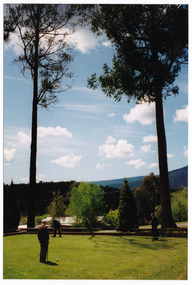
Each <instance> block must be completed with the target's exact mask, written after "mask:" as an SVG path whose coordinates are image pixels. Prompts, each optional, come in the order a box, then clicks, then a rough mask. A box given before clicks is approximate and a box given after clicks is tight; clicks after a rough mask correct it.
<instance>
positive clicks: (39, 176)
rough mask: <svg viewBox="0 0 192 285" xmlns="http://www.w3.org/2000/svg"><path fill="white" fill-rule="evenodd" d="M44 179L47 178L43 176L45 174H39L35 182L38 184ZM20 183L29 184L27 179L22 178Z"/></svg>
mask: <svg viewBox="0 0 192 285" xmlns="http://www.w3.org/2000/svg"><path fill="white" fill-rule="evenodd" d="M46 177H47V175H45V174H39V175H37V177H36V180H37V182H40V181H42V180H43V179H44V178H46ZM21 182H22V183H29V177H22V178H21Z"/></svg>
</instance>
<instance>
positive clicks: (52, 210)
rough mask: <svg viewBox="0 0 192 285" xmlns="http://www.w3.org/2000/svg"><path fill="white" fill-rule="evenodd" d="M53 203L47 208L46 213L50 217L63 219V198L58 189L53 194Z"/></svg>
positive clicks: (64, 207)
mask: <svg viewBox="0 0 192 285" xmlns="http://www.w3.org/2000/svg"><path fill="white" fill-rule="evenodd" d="M53 197H54V199H53V201H52V202H51V203H50V204H49V206H48V212H49V214H50V216H51V217H64V216H65V209H66V205H65V197H64V196H63V195H61V192H60V189H58V191H57V192H53Z"/></svg>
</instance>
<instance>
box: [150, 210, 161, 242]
mask: <svg viewBox="0 0 192 285" xmlns="http://www.w3.org/2000/svg"><path fill="white" fill-rule="evenodd" d="M151 219H152V235H153V239H152V241H155V240H158V232H157V227H158V224H159V222H158V219H157V217H156V216H155V214H154V213H151Z"/></svg>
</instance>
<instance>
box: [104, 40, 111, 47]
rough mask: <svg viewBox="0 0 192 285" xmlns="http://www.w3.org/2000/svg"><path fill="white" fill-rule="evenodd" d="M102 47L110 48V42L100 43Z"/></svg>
mask: <svg viewBox="0 0 192 285" xmlns="http://www.w3.org/2000/svg"><path fill="white" fill-rule="evenodd" d="M102 46H104V47H110V46H111V42H110V41H105V42H102Z"/></svg>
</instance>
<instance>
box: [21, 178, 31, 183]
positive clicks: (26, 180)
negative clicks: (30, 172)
mask: <svg viewBox="0 0 192 285" xmlns="http://www.w3.org/2000/svg"><path fill="white" fill-rule="evenodd" d="M21 182H22V183H29V177H22V178H21Z"/></svg>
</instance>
